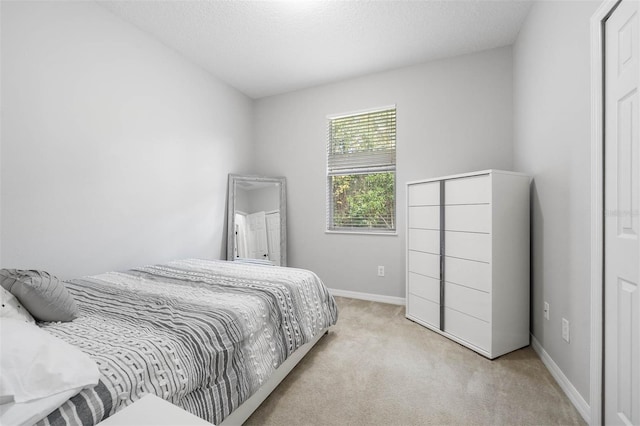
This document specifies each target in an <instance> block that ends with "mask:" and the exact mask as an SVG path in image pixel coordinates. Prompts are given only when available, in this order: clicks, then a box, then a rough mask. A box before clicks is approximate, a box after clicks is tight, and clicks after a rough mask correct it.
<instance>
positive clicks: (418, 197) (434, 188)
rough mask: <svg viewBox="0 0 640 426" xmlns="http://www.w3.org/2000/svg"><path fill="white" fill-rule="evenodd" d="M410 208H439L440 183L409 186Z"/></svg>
mask: <svg viewBox="0 0 640 426" xmlns="http://www.w3.org/2000/svg"><path fill="white" fill-rule="evenodd" d="M407 192H408V195H407V196H408V198H409V205H410V206H437V205H439V204H440V181H436V182H426V183H415V184H411V185H409V187H408V189H407Z"/></svg>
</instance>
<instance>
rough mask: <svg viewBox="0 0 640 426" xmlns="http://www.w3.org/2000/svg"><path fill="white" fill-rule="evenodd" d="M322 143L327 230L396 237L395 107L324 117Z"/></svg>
mask: <svg viewBox="0 0 640 426" xmlns="http://www.w3.org/2000/svg"><path fill="white" fill-rule="evenodd" d="M327 139H328V142H327V230H328V231H346V232H371V233H395V230H396V109H395V106H394V107H387V108H384V109H378V110H374V111H367V112H364V113H358V114H351V115H342V116H333V117H329V128H328V137H327Z"/></svg>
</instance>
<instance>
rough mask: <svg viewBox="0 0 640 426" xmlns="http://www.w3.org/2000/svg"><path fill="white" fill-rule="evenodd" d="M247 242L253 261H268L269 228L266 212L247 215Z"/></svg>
mask: <svg viewBox="0 0 640 426" xmlns="http://www.w3.org/2000/svg"><path fill="white" fill-rule="evenodd" d="M247 242H248V244H249V250H248V251H249V257H250V258H251V259H265V260H266V259H268V258H269V255H268V253H269V251H268V250H269V248H268V246H267V227H266V221H265V214H264V212H263V211H262V212H256V213H251V214H250V215H247Z"/></svg>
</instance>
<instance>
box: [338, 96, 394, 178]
mask: <svg viewBox="0 0 640 426" xmlns="http://www.w3.org/2000/svg"><path fill="white" fill-rule="evenodd" d="M328 141H329V142H328V144H327V154H328V155H327V157H328V161H327V165H328V170H329V174H344V173H353V172H357V173H368V172H376V171H387V170H395V168H396V109H395V108H391V109H385V110H381V111H374V112H367V113H362V114H357V115H349V116H343V117H338V118H332V119H330V120H329V135H328Z"/></svg>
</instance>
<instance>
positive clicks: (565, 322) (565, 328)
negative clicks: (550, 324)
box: [562, 318, 569, 343]
mask: <svg viewBox="0 0 640 426" xmlns="http://www.w3.org/2000/svg"><path fill="white" fill-rule="evenodd" d="M562 338H563V339H564V340H565V341H566V342H567V343H569V320H567V319H566V318H562Z"/></svg>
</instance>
